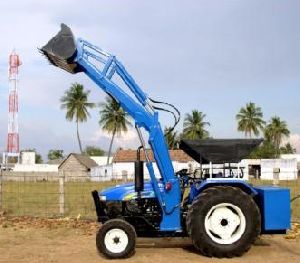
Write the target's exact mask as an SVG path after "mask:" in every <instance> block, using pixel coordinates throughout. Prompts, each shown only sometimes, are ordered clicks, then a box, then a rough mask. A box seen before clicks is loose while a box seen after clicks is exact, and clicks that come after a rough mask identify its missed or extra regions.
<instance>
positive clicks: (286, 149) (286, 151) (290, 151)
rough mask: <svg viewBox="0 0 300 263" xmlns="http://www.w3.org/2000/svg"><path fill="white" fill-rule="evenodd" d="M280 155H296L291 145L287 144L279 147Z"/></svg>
mask: <svg viewBox="0 0 300 263" xmlns="http://www.w3.org/2000/svg"><path fill="white" fill-rule="evenodd" d="M280 153H281V154H294V153H296V149H295V148H294V147H293V145H292V144H291V143H290V142H288V143H286V144H285V145H284V146H282V147H280Z"/></svg>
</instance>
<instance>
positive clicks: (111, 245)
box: [96, 219, 136, 259]
mask: <svg viewBox="0 0 300 263" xmlns="http://www.w3.org/2000/svg"><path fill="white" fill-rule="evenodd" d="M135 242H136V233H135V230H134V227H133V226H132V225H130V224H129V223H127V222H126V221H124V220H121V219H111V220H108V221H107V222H105V223H104V224H103V225H102V226H101V228H100V229H99V231H98V233H97V236H96V245H97V249H98V251H99V252H100V253H102V254H103V255H104V256H105V257H107V258H110V259H118V258H127V257H130V256H131V255H132V254H133V253H134V251H135Z"/></svg>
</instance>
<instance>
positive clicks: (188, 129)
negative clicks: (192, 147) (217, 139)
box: [183, 110, 210, 140]
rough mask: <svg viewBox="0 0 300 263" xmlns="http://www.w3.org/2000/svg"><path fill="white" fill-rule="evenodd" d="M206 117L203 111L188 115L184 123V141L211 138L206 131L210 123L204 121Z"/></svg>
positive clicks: (195, 111) (194, 111)
mask: <svg viewBox="0 0 300 263" xmlns="http://www.w3.org/2000/svg"><path fill="white" fill-rule="evenodd" d="M205 117H206V115H205V114H203V113H202V112H201V111H198V110H193V111H192V113H191V114H189V113H187V114H186V115H185V118H184V122H183V138H184V139H190V140H195V139H205V138H208V137H209V132H208V131H207V130H205V127H206V126H210V123H209V122H207V121H204V119H205Z"/></svg>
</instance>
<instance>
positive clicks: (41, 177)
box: [2, 171, 59, 182]
mask: <svg viewBox="0 0 300 263" xmlns="http://www.w3.org/2000/svg"><path fill="white" fill-rule="evenodd" d="M58 178H59V173H58V172H14V171H2V180H3V181H18V182H40V181H58Z"/></svg>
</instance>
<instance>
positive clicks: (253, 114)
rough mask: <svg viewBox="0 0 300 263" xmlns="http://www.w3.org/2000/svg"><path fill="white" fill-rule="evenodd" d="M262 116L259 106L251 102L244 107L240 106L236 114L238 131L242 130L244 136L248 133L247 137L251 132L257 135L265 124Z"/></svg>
mask: <svg viewBox="0 0 300 263" xmlns="http://www.w3.org/2000/svg"><path fill="white" fill-rule="evenodd" d="M262 118H263V113H262V111H261V108H260V107H257V106H256V105H255V103H253V102H249V103H247V104H246V107H242V108H241V109H240V111H239V113H238V114H237V115H236V120H237V121H238V131H241V132H244V133H245V137H247V136H248V135H249V138H251V136H252V133H254V135H255V136H258V135H259V133H260V131H263V129H264V125H265V121H264V120H263V119H262Z"/></svg>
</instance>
